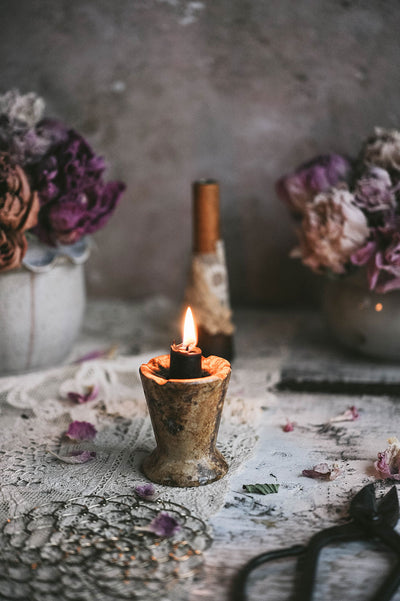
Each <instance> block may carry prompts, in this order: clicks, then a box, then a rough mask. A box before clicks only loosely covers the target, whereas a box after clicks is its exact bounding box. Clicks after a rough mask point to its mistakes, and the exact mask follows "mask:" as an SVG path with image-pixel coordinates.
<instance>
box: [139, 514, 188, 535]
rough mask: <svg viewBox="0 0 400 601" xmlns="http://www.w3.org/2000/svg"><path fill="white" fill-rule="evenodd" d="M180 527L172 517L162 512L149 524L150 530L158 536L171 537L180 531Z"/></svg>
mask: <svg viewBox="0 0 400 601" xmlns="http://www.w3.org/2000/svg"><path fill="white" fill-rule="evenodd" d="M180 528H181V527H180V525H179V523H178V522H177V521H176V519H175V518H174V517H172V515H169V513H167V512H166V511H161V512H160V513H159V514H158V515H157V516H156V517H155V518H154V519H153V520H152V521H151V522H150V524H149V526H148V528H147V529H148V530H149V531H150V532H154V534H157V536H163V537H170V536H172V535H174V534H175V533H176V532H178V530H180Z"/></svg>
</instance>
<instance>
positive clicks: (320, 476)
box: [302, 463, 341, 480]
mask: <svg viewBox="0 0 400 601" xmlns="http://www.w3.org/2000/svg"><path fill="white" fill-rule="evenodd" d="M340 474H341V470H340V469H339V467H338V466H337V465H336V464H334V465H333V466H332V467H329V465H328V464H327V463H318V464H317V465H314V467H313V468H312V469H311V470H303V471H302V475H303V476H305V477H306V478H313V479H314V480H335V479H336V478H337V477H338V476H339V475H340Z"/></svg>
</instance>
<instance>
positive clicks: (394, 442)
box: [374, 437, 400, 480]
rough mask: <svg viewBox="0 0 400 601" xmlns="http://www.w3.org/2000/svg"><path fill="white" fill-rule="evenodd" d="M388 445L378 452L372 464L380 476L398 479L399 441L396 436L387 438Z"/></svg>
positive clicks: (399, 470)
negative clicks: (376, 459) (376, 458)
mask: <svg viewBox="0 0 400 601" xmlns="http://www.w3.org/2000/svg"><path fill="white" fill-rule="evenodd" d="M388 443H389V446H388V448H387V449H385V450H384V451H383V452H382V453H378V461H375V463H374V466H375V469H376V471H377V472H378V474H379V476H380V477H381V478H388V479H390V480H400V443H399V441H398V439H397V438H396V437H393V438H389V440H388Z"/></svg>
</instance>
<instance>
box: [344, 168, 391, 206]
mask: <svg viewBox="0 0 400 601" xmlns="http://www.w3.org/2000/svg"><path fill="white" fill-rule="evenodd" d="M354 201H355V203H356V205H357V206H358V207H360V209H362V210H363V211H365V212H367V213H377V212H380V211H384V212H390V211H394V209H395V208H396V198H395V195H394V192H393V187H392V180H391V179H390V175H389V173H388V172H387V171H386V170H385V169H382V168H381V167H371V168H370V169H369V170H368V171H367V172H366V173H365V174H364V175H363V177H362V178H361V179H359V180H358V181H357V184H356V187H355V190H354Z"/></svg>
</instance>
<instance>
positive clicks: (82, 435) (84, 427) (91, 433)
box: [65, 420, 97, 441]
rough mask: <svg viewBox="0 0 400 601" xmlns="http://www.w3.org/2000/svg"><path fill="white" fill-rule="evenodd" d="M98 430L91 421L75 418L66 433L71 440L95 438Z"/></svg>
mask: <svg viewBox="0 0 400 601" xmlns="http://www.w3.org/2000/svg"><path fill="white" fill-rule="evenodd" d="M96 434H97V430H96V428H95V427H94V426H93V424H91V423H90V422H80V421H77V420H75V421H74V422H71V423H70V425H69V428H68V430H67V431H66V433H65V436H66V437H67V438H70V439H71V440H77V441H81V440H93V438H94V437H95V436H96Z"/></svg>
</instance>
